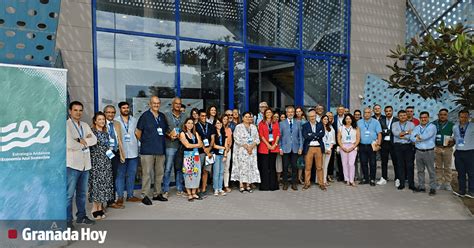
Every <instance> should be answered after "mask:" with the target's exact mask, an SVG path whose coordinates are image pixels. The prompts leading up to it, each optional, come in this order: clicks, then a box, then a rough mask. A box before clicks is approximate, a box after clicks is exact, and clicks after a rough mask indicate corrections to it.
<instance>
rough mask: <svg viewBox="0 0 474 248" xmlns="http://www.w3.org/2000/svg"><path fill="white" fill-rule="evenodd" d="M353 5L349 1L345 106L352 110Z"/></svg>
mask: <svg viewBox="0 0 474 248" xmlns="http://www.w3.org/2000/svg"><path fill="white" fill-rule="evenodd" d="M351 5H352V1H351V0H347V4H346V8H347V15H346V16H347V20H346V21H347V51H346V52H347V57H346V58H347V60H346V67H347V68H346V73H347V75H346V86H345V89H344V93H345V98H344V106H346V108H350V102H351V101H350V97H351V91H350V89H351V88H350V84H351Z"/></svg>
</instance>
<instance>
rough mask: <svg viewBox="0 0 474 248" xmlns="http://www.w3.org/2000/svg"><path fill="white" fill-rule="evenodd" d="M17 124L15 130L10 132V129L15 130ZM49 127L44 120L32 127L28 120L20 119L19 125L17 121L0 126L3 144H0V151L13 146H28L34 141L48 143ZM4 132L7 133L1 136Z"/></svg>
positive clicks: (0, 138) (0, 137)
mask: <svg viewBox="0 0 474 248" xmlns="http://www.w3.org/2000/svg"><path fill="white" fill-rule="evenodd" d="M17 126H18V129H17V131H16V132H11V133H10V131H12V130H15V129H16V128H17ZM49 129H50V125H49V123H48V122H47V121H45V120H41V121H38V123H36V126H35V127H33V124H32V123H31V122H30V121H22V122H21V123H20V125H18V123H12V124H9V125H7V126H6V127H2V128H0V142H1V143H4V144H3V145H1V146H0V152H6V151H8V150H10V149H13V148H15V147H21V148H25V147H29V146H31V145H33V144H36V143H38V144H46V143H49V139H50V137H49V135H48V132H49ZM7 133H8V134H7ZM4 134H7V135H5V136H3V135H4ZM25 139H28V140H25ZM20 140H21V141H20Z"/></svg>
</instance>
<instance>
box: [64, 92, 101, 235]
mask: <svg viewBox="0 0 474 248" xmlns="http://www.w3.org/2000/svg"><path fill="white" fill-rule="evenodd" d="M83 109H84V106H83V105H82V103H80V102H78V101H73V102H71V103H70V104H69V117H70V118H69V119H68V120H67V122H66V148H67V152H66V166H67V167H66V172H67V189H66V190H67V226H68V227H70V228H72V227H73V225H72V219H73V217H72V198H73V197H74V193H76V208H77V214H76V217H77V219H76V223H77V224H88V225H91V224H94V223H95V222H94V221H93V220H90V219H89V218H88V217H87V214H86V195H87V186H88V181H89V170H90V169H91V156H90V152H89V146H93V145H95V144H97V138H96V137H95V135H94V133H93V132H92V130H91V128H90V127H89V125H87V123H85V122H82V121H81V117H82V111H83Z"/></svg>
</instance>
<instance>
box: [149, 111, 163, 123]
mask: <svg viewBox="0 0 474 248" xmlns="http://www.w3.org/2000/svg"><path fill="white" fill-rule="evenodd" d="M150 113H151V111H150ZM151 114H152V115H153V113H151ZM153 119H155V122H156V124H157V125H158V127H160V122H161V118H160V113H158V118H155V115H153Z"/></svg>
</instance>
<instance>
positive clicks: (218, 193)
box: [214, 189, 227, 196]
mask: <svg viewBox="0 0 474 248" xmlns="http://www.w3.org/2000/svg"><path fill="white" fill-rule="evenodd" d="M214 195H215V196H219V195H221V196H225V195H227V194H226V193H225V192H224V190H222V189H221V190H215V191H214Z"/></svg>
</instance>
